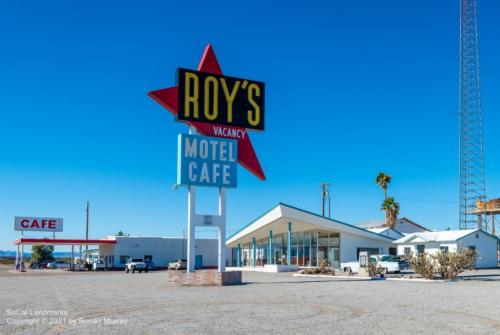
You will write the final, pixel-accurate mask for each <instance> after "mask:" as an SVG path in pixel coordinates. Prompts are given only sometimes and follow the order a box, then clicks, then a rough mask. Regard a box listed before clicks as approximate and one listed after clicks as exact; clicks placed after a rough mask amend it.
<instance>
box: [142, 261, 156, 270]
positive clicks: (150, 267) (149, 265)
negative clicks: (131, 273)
mask: <svg viewBox="0 0 500 335" xmlns="http://www.w3.org/2000/svg"><path fill="white" fill-rule="evenodd" d="M144 263H146V268H147V269H148V270H149V271H155V270H156V265H155V263H153V261H144Z"/></svg>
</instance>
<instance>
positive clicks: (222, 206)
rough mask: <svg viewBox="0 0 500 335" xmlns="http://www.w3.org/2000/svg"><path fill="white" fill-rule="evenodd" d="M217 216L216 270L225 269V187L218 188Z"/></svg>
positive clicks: (221, 270)
mask: <svg viewBox="0 0 500 335" xmlns="http://www.w3.org/2000/svg"><path fill="white" fill-rule="evenodd" d="M219 217H220V222H219V223H218V225H217V228H218V232H219V233H218V235H219V236H218V237H219V242H218V245H219V253H218V256H219V257H218V258H219V259H218V270H219V272H224V271H226V189H225V188H223V187H220V188H219Z"/></svg>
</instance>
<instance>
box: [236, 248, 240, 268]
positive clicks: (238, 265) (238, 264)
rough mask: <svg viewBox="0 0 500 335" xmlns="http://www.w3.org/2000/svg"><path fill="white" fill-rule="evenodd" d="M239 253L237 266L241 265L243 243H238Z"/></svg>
mask: <svg viewBox="0 0 500 335" xmlns="http://www.w3.org/2000/svg"><path fill="white" fill-rule="evenodd" d="M237 250H238V254H237V255H236V266H237V267H241V245H240V244H239V243H238V249H237Z"/></svg>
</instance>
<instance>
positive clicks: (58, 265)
mask: <svg viewBox="0 0 500 335" xmlns="http://www.w3.org/2000/svg"><path fill="white" fill-rule="evenodd" d="M69 265H70V264H69V262H66V261H53V262H50V263H48V264H47V269H69Z"/></svg>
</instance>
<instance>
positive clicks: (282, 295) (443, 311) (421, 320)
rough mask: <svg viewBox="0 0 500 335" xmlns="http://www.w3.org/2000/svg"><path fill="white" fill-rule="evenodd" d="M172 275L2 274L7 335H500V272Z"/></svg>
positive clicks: (2, 321) (1, 326)
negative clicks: (212, 281)
mask: <svg viewBox="0 0 500 335" xmlns="http://www.w3.org/2000/svg"><path fill="white" fill-rule="evenodd" d="M488 273H489V274H490V275H491V276H490V277H484V275H485V274H488ZM166 276H167V273H166V272H164V271H160V272H156V273H148V274H145V273H143V274H138V273H136V274H125V273H123V272H106V273H69V272H63V271H57V270H55V271H49V270H42V271H35V272H31V273H25V274H17V273H11V272H9V271H7V270H5V268H4V269H3V270H2V269H0V334H11V333H12V334H42V333H43V334H59V333H63V334H81V333H85V334H104V333H105V334H118V333H119V334H257V333H259V334H318V333H320V332H322V333H325V334H377V333H378V334H500V271H499V270H493V271H489V272H474V273H472V274H471V276H469V277H468V279H469V280H466V281H458V282H447V283H422V282H420V283H417V282H399V281H398V282H395V281H370V282H366V281H363V282H356V281H349V280H331V279H319V278H303V277H292V276H291V274H266V273H253V272H246V273H244V274H243V279H244V281H245V283H246V284H245V285H240V286H233V287H191V288H176V287H167V286H166ZM24 311H27V313H28V314H30V313H31V314H36V313H40V312H45V313H47V312H49V313H50V312H54V311H62V314H66V315H63V316H55V317H53V316H50V315H44V316H39V315H35V316H33V315H27V316H23V315H15V314H20V313H22V312H24ZM59 313H60V314H61V312H59ZM44 319H45V320H44ZM33 320H35V321H33ZM37 320H38V321H37ZM51 321H60V324H48V323H50V322H51ZM12 322H17V323H18V324H9V323H12ZM27 322H34V324H31V325H30V324H27ZM44 322H46V323H45V324H44ZM106 322H116V323H118V324H106ZM125 322H126V324H124V323H125ZM23 323H24V324H23Z"/></svg>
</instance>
